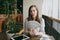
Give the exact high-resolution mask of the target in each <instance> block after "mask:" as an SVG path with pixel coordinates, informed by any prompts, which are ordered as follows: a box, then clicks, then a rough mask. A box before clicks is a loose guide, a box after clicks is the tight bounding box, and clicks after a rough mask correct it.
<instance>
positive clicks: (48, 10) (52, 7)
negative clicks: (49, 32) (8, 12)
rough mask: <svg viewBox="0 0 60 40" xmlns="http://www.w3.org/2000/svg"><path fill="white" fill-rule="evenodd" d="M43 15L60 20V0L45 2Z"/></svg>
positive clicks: (47, 0)
mask: <svg viewBox="0 0 60 40" xmlns="http://www.w3.org/2000/svg"><path fill="white" fill-rule="evenodd" d="M42 14H44V15H47V16H50V17H53V18H56V19H60V0H43V4H42Z"/></svg>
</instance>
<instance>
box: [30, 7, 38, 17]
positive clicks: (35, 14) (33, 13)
mask: <svg viewBox="0 0 60 40" xmlns="http://www.w3.org/2000/svg"><path fill="white" fill-rule="evenodd" d="M30 14H31V15H32V17H33V18H36V16H37V10H36V8H35V7H32V8H31V10H30Z"/></svg>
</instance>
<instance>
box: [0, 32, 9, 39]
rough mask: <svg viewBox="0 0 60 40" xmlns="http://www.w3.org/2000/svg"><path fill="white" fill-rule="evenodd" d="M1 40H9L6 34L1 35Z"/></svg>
mask: <svg viewBox="0 0 60 40" xmlns="http://www.w3.org/2000/svg"><path fill="white" fill-rule="evenodd" d="M0 40H8V37H7V34H6V33H5V32H1V33H0Z"/></svg>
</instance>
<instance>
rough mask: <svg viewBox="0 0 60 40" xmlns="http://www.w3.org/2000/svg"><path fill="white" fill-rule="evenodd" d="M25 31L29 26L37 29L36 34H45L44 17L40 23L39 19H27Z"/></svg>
mask: <svg viewBox="0 0 60 40" xmlns="http://www.w3.org/2000/svg"><path fill="white" fill-rule="evenodd" d="M24 28H25V32H26V33H27V32H28V28H31V29H34V30H35V32H36V33H35V35H43V34H45V21H44V19H43V18H42V20H41V23H38V22H37V21H34V20H32V21H28V20H27V19H26V20H25V27H24Z"/></svg>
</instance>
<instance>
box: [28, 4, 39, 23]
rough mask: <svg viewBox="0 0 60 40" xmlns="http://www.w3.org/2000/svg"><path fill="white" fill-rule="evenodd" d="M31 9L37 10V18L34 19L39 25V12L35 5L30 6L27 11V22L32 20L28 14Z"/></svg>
mask: <svg viewBox="0 0 60 40" xmlns="http://www.w3.org/2000/svg"><path fill="white" fill-rule="evenodd" d="M32 7H35V8H36V10H37V16H36V19H35V21H37V22H39V23H40V19H39V16H38V15H39V14H38V13H39V11H38V9H37V7H36V5H32V6H30V8H29V11H28V13H29V14H28V21H30V20H33V18H32V15H31V14H30V11H31V8H32Z"/></svg>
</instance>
